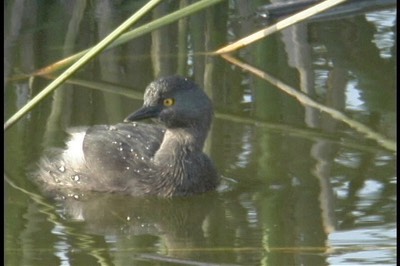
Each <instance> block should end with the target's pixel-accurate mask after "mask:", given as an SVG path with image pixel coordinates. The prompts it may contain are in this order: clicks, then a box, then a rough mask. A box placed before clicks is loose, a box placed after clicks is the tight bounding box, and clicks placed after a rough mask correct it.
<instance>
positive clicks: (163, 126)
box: [37, 76, 219, 197]
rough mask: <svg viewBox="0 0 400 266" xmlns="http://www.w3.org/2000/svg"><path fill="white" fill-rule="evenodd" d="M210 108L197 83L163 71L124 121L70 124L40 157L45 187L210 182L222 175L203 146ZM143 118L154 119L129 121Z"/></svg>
mask: <svg viewBox="0 0 400 266" xmlns="http://www.w3.org/2000/svg"><path fill="white" fill-rule="evenodd" d="M212 115H213V108H212V103H211V101H210V99H209V98H208V97H207V95H206V94H205V93H204V91H203V90H202V89H200V88H199V87H198V86H197V85H196V84H195V83H193V82H192V81H190V80H188V79H186V78H183V77H179V76H171V77H165V78H160V79H158V80H156V81H153V82H152V83H150V84H149V85H148V87H147V88H146V91H145V94H144V104H143V107H142V108H140V109H139V110H137V111H136V112H134V113H133V114H131V115H129V116H128V117H127V118H126V119H125V120H124V123H119V124H116V125H111V126H110V125H96V126H92V127H89V128H88V129H86V130H85V131H77V132H73V131H72V132H70V133H71V139H70V140H69V142H68V143H67V145H66V148H65V149H63V150H62V151H60V152H59V154H58V155H56V156H55V157H52V158H51V159H50V157H46V158H44V159H42V160H41V162H40V167H39V169H40V170H39V172H38V174H37V180H38V181H39V182H40V183H41V185H42V186H43V187H44V188H45V189H46V190H58V191H63V190H65V191H68V190H74V191H104V192H119V193H125V194H130V195H135V196H141V195H157V196H162V197H171V196H182V195H191V194H197V193H202V192H206V191H209V190H213V189H215V188H216V186H217V185H218V183H219V177H218V174H217V171H216V169H215V167H214V165H213V163H212V161H211V160H210V158H209V157H208V156H207V155H206V154H204V153H203V151H202V149H203V145H204V142H205V140H206V137H207V134H208V131H209V129H210V124H211V120H212ZM146 118H154V119H155V120H156V121H157V122H158V124H147V123H138V122H134V121H137V120H142V119H146Z"/></svg>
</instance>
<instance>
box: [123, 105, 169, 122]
mask: <svg viewBox="0 0 400 266" xmlns="http://www.w3.org/2000/svg"><path fill="white" fill-rule="evenodd" d="M161 110H162V108H161V107H160V106H143V107H142V108H140V109H139V110H137V111H136V112H134V113H132V114H130V115H128V117H126V118H125V119H124V122H131V121H138V120H142V119H146V118H154V117H157V116H158V115H159V114H160V112H161Z"/></svg>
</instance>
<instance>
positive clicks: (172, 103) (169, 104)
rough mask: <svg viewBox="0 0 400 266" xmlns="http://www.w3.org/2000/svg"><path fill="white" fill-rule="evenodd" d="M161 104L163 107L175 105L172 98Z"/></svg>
mask: <svg viewBox="0 0 400 266" xmlns="http://www.w3.org/2000/svg"><path fill="white" fill-rule="evenodd" d="M163 104H164V106H172V105H174V104H175V99H174V98H167V99H164V101H163Z"/></svg>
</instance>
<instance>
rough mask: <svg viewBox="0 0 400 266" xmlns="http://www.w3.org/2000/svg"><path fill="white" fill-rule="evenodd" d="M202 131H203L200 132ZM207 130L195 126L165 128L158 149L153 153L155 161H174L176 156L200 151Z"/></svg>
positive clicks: (180, 156)
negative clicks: (197, 128) (200, 129)
mask: <svg viewBox="0 0 400 266" xmlns="http://www.w3.org/2000/svg"><path fill="white" fill-rule="evenodd" d="M202 132H203V133H202ZM206 137H207V130H203V131H199V130H196V129H195V128H176V129H167V130H166V132H165V135H164V139H163V141H162V143H161V146H160V148H159V150H158V151H157V152H156V154H155V158H154V159H155V161H156V162H165V161H172V162H174V161H176V160H177V159H178V158H181V159H182V158H183V157H185V156H190V155H191V154H193V153H199V152H202V150H203V146H204V142H205V140H206Z"/></svg>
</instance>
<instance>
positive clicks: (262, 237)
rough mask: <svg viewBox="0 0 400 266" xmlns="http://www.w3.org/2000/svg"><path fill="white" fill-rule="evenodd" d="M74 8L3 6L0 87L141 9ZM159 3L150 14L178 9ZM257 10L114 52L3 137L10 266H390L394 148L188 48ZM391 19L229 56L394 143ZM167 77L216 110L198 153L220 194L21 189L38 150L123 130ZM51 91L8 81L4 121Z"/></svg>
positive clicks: (220, 42)
mask: <svg viewBox="0 0 400 266" xmlns="http://www.w3.org/2000/svg"><path fill="white" fill-rule="evenodd" d="M84 3H86V2H83V1H66V2H60V1H57V2H53V3H51V4H49V3H46V4H44V3H42V2H41V1H28V2H27V3H25V4H24V5H20V2H19V1H8V2H7V3H6V4H5V8H6V12H5V14H7V15H6V18H5V41H4V43H5V77H6V78H8V79H11V78H14V77H15V76H16V75H18V74H20V73H30V72H31V71H34V70H37V69H39V68H41V67H44V66H46V65H49V64H51V63H53V62H55V61H57V60H60V59H62V58H64V57H65V56H67V55H70V54H72V53H74V52H77V51H80V50H82V49H85V48H87V47H90V46H92V45H93V44H94V43H96V42H97V41H98V40H99V38H100V37H104V35H105V34H106V33H108V32H110V31H111V30H112V29H113V28H115V27H116V26H117V25H118V24H119V23H121V22H122V21H123V19H125V18H127V17H128V16H130V15H131V14H132V13H133V12H134V10H136V9H137V8H138V7H140V6H141V5H142V4H144V3H145V2H144V1H139V2H138V1H133V2H127V1H123V2H113V1H102V2H96V1H95V2H93V3H92V2H91V3H90V4H89V3H87V5H86V6H85V5H84ZM168 3H169V4H168V5H166V6H161V7H159V8H158V9H157V10H156V11H155V13H154V14H153V15H152V16H160V15H162V14H164V13H168V12H171V10H174V9H175V8H177V4H178V3H180V2H178V1H176V2H168ZM182 3H183V1H182ZM265 3H267V2H265ZM256 4H257V5H256ZM262 4H264V3H263V2H262V1H260V2H257V3H256V1H229V2H228V1H226V2H223V3H222V4H220V5H218V6H215V7H213V8H210V9H207V11H205V12H202V13H199V14H197V15H195V16H191V18H190V20H187V21H184V22H182V23H181V24H180V26H179V27H178V24H171V25H170V26H168V27H164V28H162V29H161V30H159V31H157V32H156V33H153V34H152V35H151V34H146V35H143V36H142V37H140V38H138V39H135V40H132V41H130V42H129V43H127V44H125V45H123V46H121V47H119V48H116V49H113V50H110V51H108V52H106V53H104V54H103V55H102V56H100V57H99V58H97V59H96V60H95V61H94V62H92V63H90V64H89V65H88V66H86V67H85V68H84V69H83V70H81V71H80V72H79V73H77V74H76V75H75V76H74V77H73V80H72V81H70V83H67V84H65V85H63V86H62V87H61V88H59V89H58V90H57V91H56V92H55V93H53V94H52V95H51V96H50V97H48V98H47V99H46V100H45V101H44V102H43V103H41V104H40V105H39V106H38V107H36V108H35V109H34V110H33V111H32V112H31V113H29V114H28V115H26V116H25V117H24V118H23V119H22V120H20V121H19V122H18V123H17V124H15V125H14V126H13V127H12V128H11V129H9V130H7V131H6V132H5V182H4V184H5V188H4V191H5V197H4V199H5V212H4V215H5V229H6V230H5V264H6V265H97V264H100V265H160V264H162V265H164V264H165V265H166V264H168V265H182V264H183V265H204V264H205V263H209V264H210V265H213V264H214V265H217V264H218V265H224V264H229V265H346V266H347V265H395V264H396V238H397V235H396V230H395V228H396V211H395V207H396V203H397V196H396V184H397V177H396V171H395V170H396V156H395V154H394V152H393V151H391V150H390V149H387V148H385V147H384V146H383V145H382V144H381V143H378V142H376V141H375V140H372V139H369V138H366V137H365V135H363V134H361V133H359V132H357V131H356V130H354V129H353V128H350V127H348V125H346V124H344V123H342V122H340V121H338V120H336V119H333V118H332V117H331V116H329V115H327V114H326V113H322V112H320V111H319V110H316V109H315V108H311V107H304V106H303V105H302V104H300V103H299V102H298V101H297V100H295V99H294V98H293V97H291V96H289V95H287V94H286V93H284V92H282V91H280V90H279V89H278V87H277V86H274V85H272V84H271V83H269V82H267V81H265V80H262V79H261V78H259V77H257V76H255V75H253V74H251V73H249V72H246V71H243V70H242V69H241V68H240V67H238V66H233V65H232V64H231V63H229V62H227V61H226V60H224V59H222V58H220V57H210V56H204V55H202V54H198V53H196V52H202V51H212V50H216V49H218V48H220V47H222V46H224V45H225V44H227V43H228V42H230V41H232V40H236V39H238V38H240V37H243V36H246V35H248V34H249V33H251V32H254V31H256V30H258V29H260V28H262V27H264V26H265V24H266V21H265V20H262V19H260V18H259V17H258V18H256V17H255V16H254V15H253V14H254V13H253V12H254V11H255V10H256V7H257V6H259V5H262ZM393 8H394V7H392V8H387V9H384V10H369V11H368V12H367V11H365V12H359V13H357V14H353V15H349V16H346V17H341V18H337V19H333V20H323V19H322V20H321V19H320V20H315V21H312V22H308V23H301V24H297V25H296V26H294V27H290V28H288V29H286V30H284V31H282V32H281V33H277V34H273V35H271V36H269V37H268V38H266V39H263V40H260V41H258V42H256V43H255V44H252V45H250V46H249V47H247V48H244V49H242V50H240V52H239V53H238V54H235V55H234V56H235V57H237V58H239V59H240V60H242V61H244V62H246V63H248V64H250V65H252V66H254V67H257V68H258V69H260V70H262V71H264V72H267V73H268V74H270V75H272V76H274V77H276V78H278V79H279V81H280V82H282V83H285V84H288V85H290V86H292V87H294V88H296V89H297V90H301V91H303V92H304V93H307V94H308V95H309V96H310V97H311V98H312V99H314V100H316V101H317V102H319V103H322V104H324V105H326V106H329V107H332V108H334V109H337V110H340V111H341V112H344V113H345V114H346V115H347V116H349V117H351V118H352V119H354V120H356V121H359V122H361V123H363V124H364V125H366V126H368V127H370V128H371V129H373V130H374V131H376V132H378V133H379V134H381V135H382V136H384V137H385V138H388V139H392V140H395V136H396V130H395V128H396V112H395V110H396V109H395V107H396V100H395V99H396V97H395V95H396V87H395V81H396V80H395V58H396V49H395V44H396V43H395V34H396V32H395V26H394V25H395V19H396V10H395V9H393ZM83 10H84V12H83ZM227 10H228V11H229V12H227ZM152 16H147V17H145V18H144V19H143V21H142V22H141V23H145V22H146V21H150V20H151V19H152ZM185 23H186V24H185ZM178 29H180V30H178ZM189 52H190V53H192V52H194V54H190V55H189V54H188V53H189ZM176 73H180V74H182V75H186V76H189V77H191V78H192V79H194V80H195V81H196V82H197V83H198V84H199V85H201V86H202V87H204V88H205V90H206V92H207V93H208V95H209V96H210V97H211V98H212V100H213V102H214V105H215V109H216V113H215V119H214V122H213V125H212V130H211V132H210V135H209V138H208V140H207V143H206V147H205V150H206V152H207V153H208V154H209V155H210V156H211V158H212V159H213V160H214V162H215V165H216V166H217V168H218V170H219V172H220V174H221V175H222V176H223V179H224V182H223V184H222V186H221V188H220V189H219V191H218V192H215V193H207V194H205V195H200V196H194V197H189V198H176V199H168V200H166V199H155V198H144V199H137V198H132V197H127V196H121V195H114V194H101V193H100V194H96V193H81V194H71V195H69V197H66V198H58V199H53V198H51V197H48V196H47V195H44V194H42V192H41V191H40V190H39V189H38V188H37V187H36V186H35V185H34V184H33V183H32V182H31V181H30V180H29V173H30V171H32V170H33V169H35V164H36V163H37V162H38V160H39V159H40V157H41V155H42V154H43V151H44V150H45V149H46V148H48V147H54V146H57V147H59V146H63V145H64V141H65V139H66V136H67V134H66V133H65V132H66V129H68V128H70V127H83V126H88V125H94V124H112V123H117V122H121V121H122V120H123V119H124V118H125V117H126V116H127V115H128V114H130V113H131V112H132V111H133V110H135V109H137V108H138V107H140V106H141V104H142V100H141V99H140V97H138V95H137V93H135V91H136V92H137V91H139V92H143V91H144V88H145V86H146V85H147V84H148V83H149V82H150V81H152V80H153V79H154V78H155V76H160V75H169V74H176ZM48 83H49V81H48V80H46V79H42V78H35V79H33V80H27V79H18V80H13V81H10V80H8V82H6V83H5V93H4V95H5V114H4V116H5V120H6V119H7V118H9V117H10V116H11V115H12V114H13V113H14V112H15V111H16V110H18V109H19V108H21V107H22V106H23V104H25V103H26V102H27V100H28V99H30V98H32V96H33V95H35V94H37V93H38V92H39V91H40V90H41V89H43V88H44V87H45V86H46V85H47V84H48ZM110 89H112V90H113V91H114V93H112V92H110ZM115 92H117V93H115ZM119 93H121V94H119ZM77 178H79V176H78V177H77Z"/></svg>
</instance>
